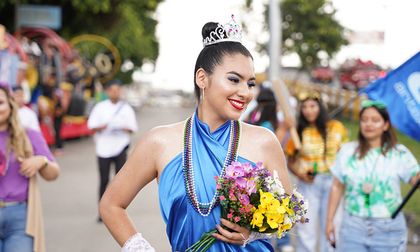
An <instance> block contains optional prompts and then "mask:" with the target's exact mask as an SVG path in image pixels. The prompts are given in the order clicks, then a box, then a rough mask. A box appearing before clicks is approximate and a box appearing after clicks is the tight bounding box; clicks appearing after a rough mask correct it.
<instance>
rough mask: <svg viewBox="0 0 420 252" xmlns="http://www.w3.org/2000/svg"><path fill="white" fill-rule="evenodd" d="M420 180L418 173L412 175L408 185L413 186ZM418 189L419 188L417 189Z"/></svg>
mask: <svg viewBox="0 0 420 252" xmlns="http://www.w3.org/2000/svg"><path fill="white" fill-rule="evenodd" d="M419 179H420V172H418V173H417V174H416V175H414V176H413V177H412V178H411V179H410V184H411V185H415V184H416V183H417V181H419ZM419 188H420V187H419Z"/></svg>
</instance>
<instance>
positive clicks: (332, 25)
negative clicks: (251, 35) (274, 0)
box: [246, 0, 348, 70]
mask: <svg viewBox="0 0 420 252" xmlns="http://www.w3.org/2000/svg"><path fill="white" fill-rule="evenodd" d="M280 1H281V3H280V7H281V13H282V40H283V43H282V52H283V54H285V55H287V54H291V53H297V55H298V56H299V59H300V61H301V64H302V65H301V69H305V70H309V69H311V68H313V67H314V66H317V65H319V64H321V63H323V64H328V61H329V60H330V59H331V57H332V56H333V55H334V54H335V53H336V52H337V51H338V50H339V49H340V47H341V46H343V45H346V44H348V41H347V39H345V37H344V28H343V27H342V26H341V25H340V24H339V23H338V21H337V20H335V18H334V14H335V13H336V9H335V8H334V6H333V5H332V3H331V1H328V0H280ZM251 3H252V0H247V2H246V6H247V7H248V8H250V6H251ZM265 9H266V10H265V17H266V18H265V20H266V26H265V27H266V28H267V29H268V5H266V8H265ZM261 51H265V52H266V51H267V50H266V45H261Z"/></svg>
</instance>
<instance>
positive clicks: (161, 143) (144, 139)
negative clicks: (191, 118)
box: [136, 121, 185, 174]
mask: <svg viewBox="0 0 420 252" xmlns="http://www.w3.org/2000/svg"><path fill="white" fill-rule="evenodd" d="M184 125H185V121H183V122H177V123H173V124H168V125H161V126H156V127H154V128H152V129H150V130H149V131H147V132H146V133H144V134H143V135H142V136H141V137H140V139H139V141H138V143H137V146H139V147H140V148H138V149H139V151H138V153H136V154H138V155H144V154H145V152H147V155H148V158H152V159H153V160H154V162H155V165H156V169H157V170H158V174H160V172H161V171H162V170H163V168H164V167H165V166H166V164H167V163H168V162H169V161H171V160H172V159H173V158H174V157H175V156H176V155H178V154H179V153H180V152H182V147H183V137H182V134H183V131H184ZM136 149H137V148H136Z"/></svg>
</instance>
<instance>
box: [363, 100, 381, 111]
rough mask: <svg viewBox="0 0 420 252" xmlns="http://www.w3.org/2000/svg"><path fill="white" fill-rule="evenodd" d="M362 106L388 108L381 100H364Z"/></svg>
mask: <svg viewBox="0 0 420 252" xmlns="http://www.w3.org/2000/svg"><path fill="white" fill-rule="evenodd" d="M361 105H362V108H370V107H375V108H377V109H386V105H385V103H383V102H380V101H372V100H364V101H362V104H361Z"/></svg>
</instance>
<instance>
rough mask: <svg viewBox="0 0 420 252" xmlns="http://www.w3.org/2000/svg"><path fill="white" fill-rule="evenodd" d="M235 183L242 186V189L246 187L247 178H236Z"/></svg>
mask: <svg viewBox="0 0 420 252" xmlns="http://www.w3.org/2000/svg"><path fill="white" fill-rule="evenodd" d="M235 184H236V185H237V186H238V187H239V188H241V189H245V188H246V184H247V183H246V179H245V178H237V179H236V180H235Z"/></svg>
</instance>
